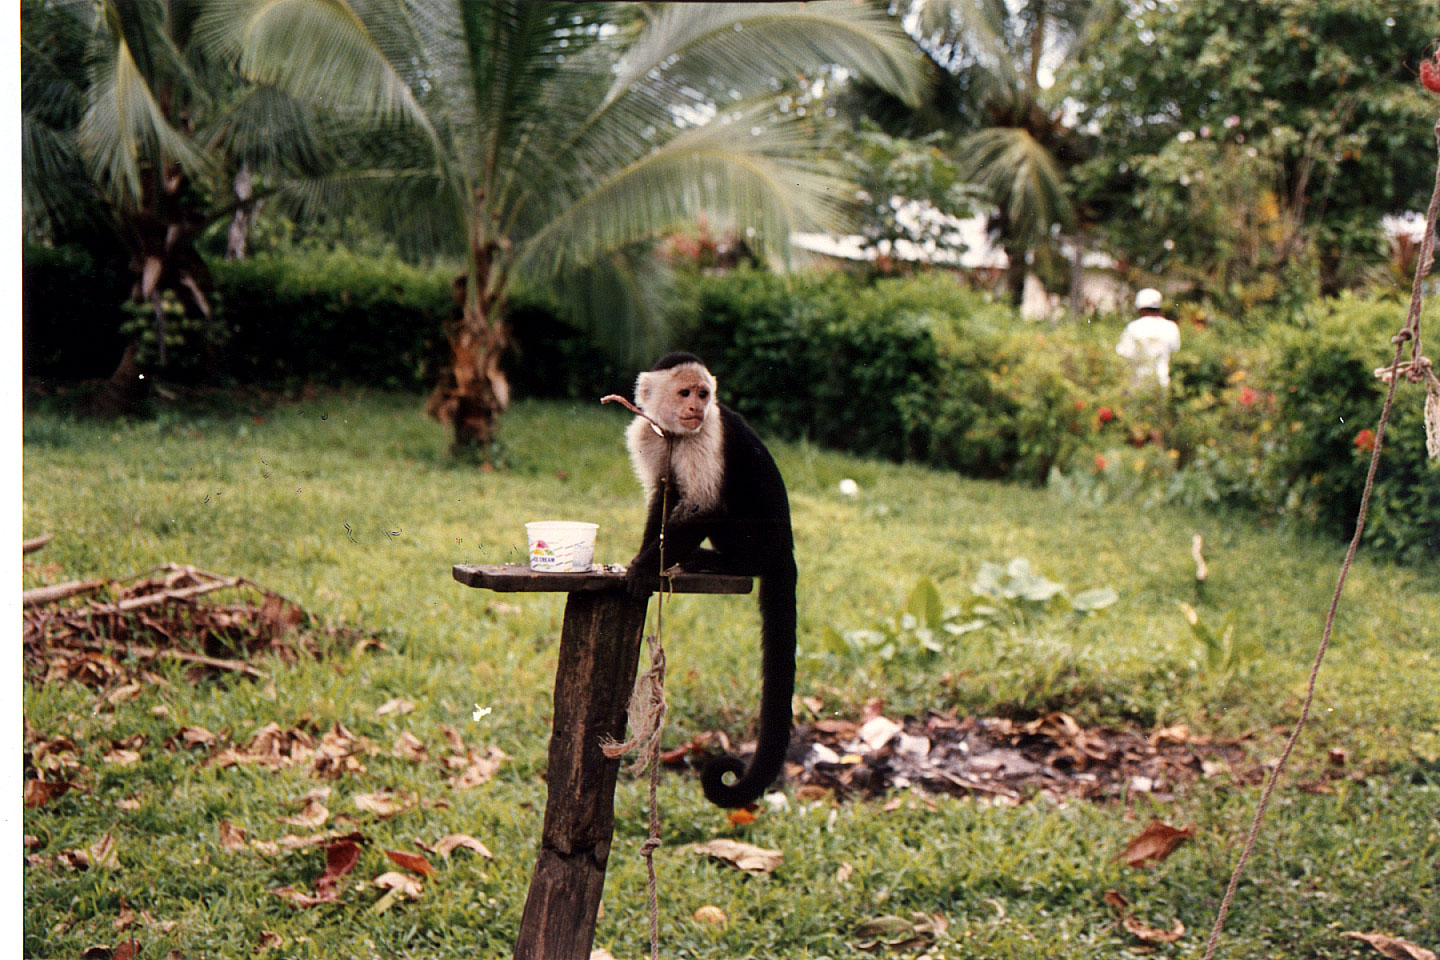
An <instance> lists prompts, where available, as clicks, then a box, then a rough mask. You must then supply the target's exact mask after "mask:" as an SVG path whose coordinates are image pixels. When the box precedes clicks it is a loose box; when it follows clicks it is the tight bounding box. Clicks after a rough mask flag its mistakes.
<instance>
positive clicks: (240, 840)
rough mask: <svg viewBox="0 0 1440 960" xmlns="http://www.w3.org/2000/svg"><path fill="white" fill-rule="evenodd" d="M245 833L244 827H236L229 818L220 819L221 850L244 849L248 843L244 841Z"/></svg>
mask: <svg viewBox="0 0 1440 960" xmlns="http://www.w3.org/2000/svg"><path fill="white" fill-rule="evenodd" d="M246 836H247V834H246V832H245V828H244V827H237V826H236V825H235V824H233V823H231V822H230V821H229V820H221V821H220V849H221V850H244V849H246V848H247V847H248V846H249V844H247V843H246V840H245V838H246Z"/></svg>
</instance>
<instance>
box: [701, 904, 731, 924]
mask: <svg viewBox="0 0 1440 960" xmlns="http://www.w3.org/2000/svg"><path fill="white" fill-rule="evenodd" d="M692 919H693V920H694V921H695V922H696V923H707V924H710V925H711V926H716V927H723V926H724V925H725V924H726V923H728V922H729V921H730V918H729V917H727V916H725V911H724V910H721V909H720V908H719V907H716V906H710V905H708V904H707V905H706V906H703V907H701V908H700V909H698V910H696V911H695V913H694V915H693V917H692Z"/></svg>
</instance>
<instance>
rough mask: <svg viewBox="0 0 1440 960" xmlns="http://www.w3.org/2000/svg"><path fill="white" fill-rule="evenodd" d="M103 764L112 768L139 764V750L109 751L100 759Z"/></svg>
mask: <svg viewBox="0 0 1440 960" xmlns="http://www.w3.org/2000/svg"><path fill="white" fill-rule="evenodd" d="M100 759H101V760H103V761H104V762H105V763H107V764H109V765H111V766H114V767H128V766H130V765H131V764H132V763H139V762H140V751H139V750H111V751H110V752H109V753H107V754H105V756H103V757H101V758H100Z"/></svg>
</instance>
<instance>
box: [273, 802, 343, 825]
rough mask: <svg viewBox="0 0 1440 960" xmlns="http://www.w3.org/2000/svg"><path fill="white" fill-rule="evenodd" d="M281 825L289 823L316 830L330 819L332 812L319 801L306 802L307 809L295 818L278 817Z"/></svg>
mask: <svg viewBox="0 0 1440 960" xmlns="http://www.w3.org/2000/svg"><path fill="white" fill-rule="evenodd" d="M275 819H276V820H278V821H280V822H281V823H288V824H290V825H292V826H296V827H305V828H307V829H309V830H314V829H316V828H318V827H319V826H321V825H322V824H323V823H324V822H325V821H326V820H329V819H330V811H329V810H327V809H326V808H325V805H324V804H323V803H321V802H320V801H319V800H307V801H305V809H303V810H301V811H300V812H299V813H297V814H296V815H295V816H293V817H276V818H275Z"/></svg>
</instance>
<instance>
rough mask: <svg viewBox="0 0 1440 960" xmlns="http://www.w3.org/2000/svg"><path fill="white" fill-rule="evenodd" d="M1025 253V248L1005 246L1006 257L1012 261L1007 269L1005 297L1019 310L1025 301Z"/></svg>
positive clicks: (1014, 245) (1013, 245)
mask: <svg viewBox="0 0 1440 960" xmlns="http://www.w3.org/2000/svg"><path fill="white" fill-rule="evenodd" d="M1025 253H1026V250H1025V248H1024V247H1021V246H1019V245H1016V244H1007V245H1006V246H1005V256H1006V257H1007V258H1008V259H1009V261H1010V266H1008V267H1006V268H1005V295H1006V296H1007V297H1009V298H1010V304H1011V305H1012V306H1014V307H1017V308H1018V307H1019V306H1020V304H1021V303H1022V302H1024V300H1025V273H1026V264H1025Z"/></svg>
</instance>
